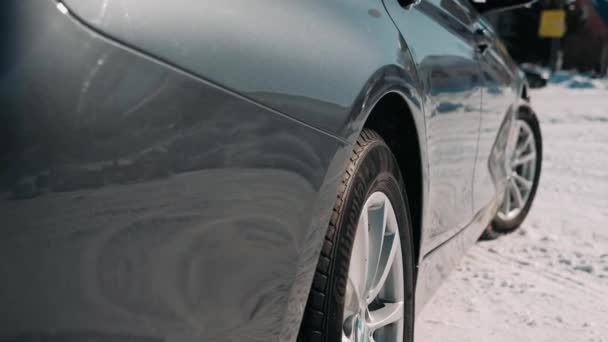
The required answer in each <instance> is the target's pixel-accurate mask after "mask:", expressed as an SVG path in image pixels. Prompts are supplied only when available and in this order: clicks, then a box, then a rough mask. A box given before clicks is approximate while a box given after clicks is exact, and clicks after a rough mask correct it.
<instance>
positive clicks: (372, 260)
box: [365, 203, 388, 290]
mask: <svg viewBox="0 0 608 342" xmlns="http://www.w3.org/2000/svg"><path fill="white" fill-rule="evenodd" d="M387 210H388V208H387V205H386V204H385V203H382V204H381V205H378V206H375V207H370V208H369V210H368V212H369V263H368V272H367V279H366V286H365V289H366V290H369V289H370V288H371V286H372V283H373V280H374V279H375V278H376V274H377V272H378V268H379V266H378V265H379V263H380V257H381V253H382V246H383V244H384V234H385V232H386V216H387V212H386V211H387Z"/></svg>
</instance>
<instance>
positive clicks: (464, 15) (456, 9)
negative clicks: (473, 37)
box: [429, 0, 478, 26]
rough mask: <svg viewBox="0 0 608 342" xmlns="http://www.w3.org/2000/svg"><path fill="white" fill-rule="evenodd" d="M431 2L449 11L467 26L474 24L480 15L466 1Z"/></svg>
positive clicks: (436, 0) (439, 0)
mask: <svg viewBox="0 0 608 342" xmlns="http://www.w3.org/2000/svg"><path fill="white" fill-rule="evenodd" d="M429 2H430V3H432V4H434V5H435V6H437V7H439V8H441V9H442V10H444V11H446V12H447V13H449V14H450V15H451V16H452V17H454V18H455V19H457V20H458V21H460V22H461V23H462V24H464V25H465V26H472V25H473V24H474V23H475V21H476V19H477V16H478V15H477V13H476V12H475V10H474V9H473V8H472V7H471V6H470V5H469V3H468V2H466V1H459V0H429Z"/></svg>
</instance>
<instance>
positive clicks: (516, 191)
mask: <svg viewBox="0 0 608 342" xmlns="http://www.w3.org/2000/svg"><path fill="white" fill-rule="evenodd" d="M510 184H511V191H512V192H513V198H514V199H515V205H516V209H520V208H522V207H523V206H524V199H523V196H522V195H521V190H519V187H518V186H517V184H516V183H515V180H514V179H513V178H512V179H511V180H510Z"/></svg>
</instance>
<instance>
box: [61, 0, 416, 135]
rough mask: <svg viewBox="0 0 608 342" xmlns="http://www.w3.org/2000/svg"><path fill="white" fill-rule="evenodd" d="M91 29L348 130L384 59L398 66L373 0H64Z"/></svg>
mask: <svg viewBox="0 0 608 342" xmlns="http://www.w3.org/2000/svg"><path fill="white" fill-rule="evenodd" d="M63 3H65V5H66V6H67V8H68V9H69V10H70V12H71V13H72V14H73V15H75V16H77V17H78V18H80V19H81V20H82V21H83V22H85V23H87V24H88V25H90V26H91V27H92V28H94V29H95V30H97V31H99V32H101V33H103V34H105V35H107V36H109V37H111V38H113V39H116V40H118V41H120V42H122V43H124V44H126V45H128V46H131V47H133V48H135V49H137V50H142V51H145V52H146V53H147V54H150V55H152V56H154V57H155V58H158V59H161V60H164V61H167V62H169V63H171V64H174V65H176V66H178V67H180V68H183V69H184V70H187V71H189V72H191V73H193V74H195V75H198V76H201V77H204V78H205V79H208V80H210V81H212V82H213V83H215V84H218V85H221V86H223V87H225V88H227V89H231V90H233V91H235V92H237V93H239V94H242V95H244V96H246V97H248V98H251V99H254V100H256V101H259V102H261V103H264V104H266V105H268V106H270V107H272V108H274V109H277V110H279V111H281V112H284V113H289V115H290V116H292V117H294V118H296V119H298V120H300V121H303V122H306V123H308V124H310V125H312V126H314V127H317V128H320V129H323V130H325V131H327V132H329V133H331V134H334V135H336V136H339V137H343V138H349V137H352V136H353V134H354V135H355V138H356V134H358V130H357V129H356V128H357V127H352V126H351V121H352V120H351V114H352V107H353V105H354V104H355V101H354V100H355V99H357V97H358V96H359V94H360V93H361V90H362V89H363V87H364V85H365V84H366V83H367V82H368V81H369V79H370V76H371V75H374V74H375V73H376V72H377V71H378V70H379V69H381V68H382V67H383V66H386V65H399V66H402V67H404V68H405V67H411V65H408V63H410V61H408V57H409V56H408V55H407V52H406V53H403V52H404V51H402V50H403V49H402V47H400V46H399V44H396V42H398V41H397V39H398V32H397V30H396V29H395V27H394V26H393V24H392V22H391V21H390V19H388V17H387V15H386V13H385V12H384V11H383V8H382V3H381V1H379V0H378V1H366V0H354V1H344V0H341V1H330V2H327V1H323V0H311V1H298V0H287V1H283V2H282V3H281V5H280V6H279V5H277V4H276V2H275V1H272V0H263V1H256V2H251V1H247V0H212V1H199V2H193V1H188V0H175V1H172V2H171V3H155V4H151V3H150V2H149V1H147V0H106V1H101V2H100V1H96V0H76V1H73V0H64V1H63Z"/></svg>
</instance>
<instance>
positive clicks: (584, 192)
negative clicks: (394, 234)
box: [416, 73, 608, 342]
mask: <svg viewBox="0 0 608 342" xmlns="http://www.w3.org/2000/svg"><path fill="white" fill-rule="evenodd" d="M531 95H532V105H533V107H534V108H535V110H536V111H537V113H538V116H539V119H540V121H541V129H542V134H543V143H544V160H543V170H542V174H541V181H540V182H541V183H540V187H539V190H538V193H537V196H536V199H535V202H534V205H533V207H532V210H531V212H530V214H529V216H528V218H527V219H526V221H525V222H524V224H523V225H522V227H521V228H520V230H519V231H517V232H515V233H513V234H510V235H507V236H503V237H501V238H499V239H498V240H495V241H488V242H479V243H478V244H477V245H476V246H474V247H473V248H472V249H471V250H470V252H469V253H468V254H467V256H466V257H465V258H463V260H462V261H461V263H460V265H459V267H458V268H457V269H456V270H455V271H454V272H453V273H452V274H451V275H450V277H449V278H448V280H447V282H446V283H444V284H443V285H442V287H441V288H440V290H439V291H438V292H437V293H436V294H435V296H434V298H433V299H432V300H431V302H430V303H429V304H428V305H427V306H426V308H425V309H424V310H423V312H422V314H421V316H420V317H418V319H417V323H416V324H417V325H416V340H417V341H425V342H432V341H441V342H449V341H454V342H465V341H468V342H474V341H480V342H481V341H484V342H485V341H498V342H501V341H504V342H507V341H509V342H511V341H552V342H553V341H576V342H578V341H589V342H593V341H595V342H599V341H608V81H606V80H593V79H589V78H584V77H581V76H574V75H568V74H565V73H562V74H558V75H556V76H554V77H553V78H552V80H551V82H550V84H549V86H548V87H546V88H543V89H539V90H536V91H534V92H533V93H532V94H531Z"/></svg>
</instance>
